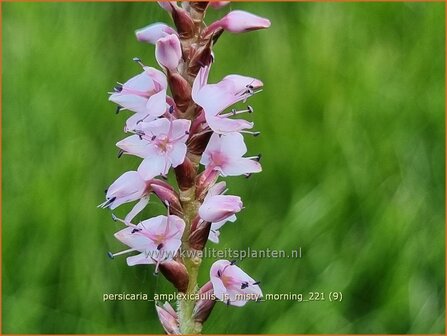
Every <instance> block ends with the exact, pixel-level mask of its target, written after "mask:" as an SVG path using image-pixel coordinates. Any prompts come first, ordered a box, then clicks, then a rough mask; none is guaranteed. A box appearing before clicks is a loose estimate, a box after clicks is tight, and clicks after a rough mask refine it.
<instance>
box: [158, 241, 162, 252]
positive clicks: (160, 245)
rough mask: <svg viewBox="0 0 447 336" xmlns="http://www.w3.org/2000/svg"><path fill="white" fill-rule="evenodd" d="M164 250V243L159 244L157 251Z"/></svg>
mask: <svg viewBox="0 0 447 336" xmlns="http://www.w3.org/2000/svg"><path fill="white" fill-rule="evenodd" d="M162 248H163V243H160V244H158V246H157V250H158V251H160V250H161V249H162Z"/></svg>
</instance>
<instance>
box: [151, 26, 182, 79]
mask: <svg viewBox="0 0 447 336" xmlns="http://www.w3.org/2000/svg"><path fill="white" fill-rule="evenodd" d="M155 57H156V58H157V62H158V64H160V65H161V66H164V67H165V68H168V69H169V70H174V69H176V68H177V66H178V64H179V62H180V59H181V58H182V47H181V45H180V40H179V39H178V37H177V36H176V35H173V34H171V35H168V36H165V37H162V38H161V39H159V40H158V41H157V43H156V44H155Z"/></svg>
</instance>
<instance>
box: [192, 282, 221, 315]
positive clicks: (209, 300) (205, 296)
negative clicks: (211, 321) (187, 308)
mask: <svg viewBox="0 0 447 336" xmlns="http://www.w3.org/2000/svg"><path fill="white" fill-rule="evenodd" d="M198 294H199V300H198V301H197V303H196V305H195V306H194V310H193V318H194V320H195V321H196V322H199V323H204V322H205V321H206V320H207V319H208V317H209V315H210V314H211V311H212V310H213V308H214V304H215V303H216V300H215V298H214V290H213V285H212V283H211V281H208V282H207V283H206V284H205V285H203V286H202V288H200V290H199V292H198Z"/></svg>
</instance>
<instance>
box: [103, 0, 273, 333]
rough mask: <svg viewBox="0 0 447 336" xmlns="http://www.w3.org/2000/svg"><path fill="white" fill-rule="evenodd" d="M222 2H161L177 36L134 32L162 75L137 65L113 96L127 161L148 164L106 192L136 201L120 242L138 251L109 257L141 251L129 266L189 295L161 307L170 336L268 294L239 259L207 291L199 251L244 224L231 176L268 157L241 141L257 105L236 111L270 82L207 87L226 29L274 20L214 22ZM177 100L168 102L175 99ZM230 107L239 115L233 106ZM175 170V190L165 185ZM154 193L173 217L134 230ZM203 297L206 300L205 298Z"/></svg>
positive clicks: (233, 15) (156, 27)
mask: <svg viewBox="0 0 447 336" xmlns="http://www.w3.org/2000/svg"><path fill="white" fill-rule="evenodd" d="M227 3H228V2H224V1H215V2H212V3H208V2H194V1H193V2H182V3H181V5H180V6H179V5H178V3H177V2H172V1H170V2H160V3H159V5H160V6H161V7H162V8H163V9H165V10H166V11H167V12H168V13H169V14H170V15H171V17H172V20H173V22H174V26H175V29H173V28H171V27H169V26H168V25H166V24H164V23H155V24H152V25H150V26H147V27H145V28H142V29H139V30H137V31H136V37H137V39H138V40H139V41H141V42H145V43H149V44H153V45H155V58H156V61H157V63H158V64H159V65H160V67H161V69H162V71H160V70H157V69H155V68H152V67H148V66H146V65H144V63H143V62H142V61H141V60H140V59H139V58H135V59H134V60H135V61H136V62H137V63H138V64H139V65H140V66H141V67H142V70H143V71H142V73H140V74H139V75H137V76H135V77H133V78H131V79H130V80H128V81H127V82H125V83H123V84H119V85H117V86H116V87H115V88H114V90H113V92H111V96H110V98H109V99H110V101H112V102H114V103H116V104H117V105H118V111H120V112H121V111H123V110H127V111H130V112H132V113H133V114H132V115H131V116H130V117H129V118H128V119H127V121H126V125H125V128H124V130H125V132H127V133H130V134H131V135H130V136H128V137H127V138H125V139H123V140H121V141H119V142H118V143H117V146H118V147H119V148H120V155H119V156H122V155H123V154H128V155H134V156H137V157H140V158H141V159H142V162H141V164H140V165H139V167H138V168H137V170H134V171H129V172H126V173H124V174H123V175H121V176H120V177H119V178H118V179H117V180H116V181H115V182H114V183H113V184H112V185H111V186H110V187H109V188H108V190H107V191H106V200H105V202H104V203H102V204H101V205H100V206H101V207H103V208H110V209H111V210H114V209H115V208H117V207H118V206H120V205H122V204H124V203H128V202H135V201H137V203H136V204H135V206H134V207H133V208H132V210H131V211H130V212H129V214H128V215H127V216H126V217H125V218H124V219H119V218H118V217H116V216H115V215H113V219H114V220H115V221H119V222H121V223H123V225H124V226H125V228H124V229H122V230H120V231H119V232H117V233H116V234H115V237H116V238H117V239H118V240H120V241H121V242H122V243H124V244H125V245H127V246H129V247H130V249H126V250H124V251H122V252H117V253H111V252H109V256H111V257H112V258H114V257H115V256H119V255H122V254H127V253H132V252H138V253H139V254H136V255H132V256H130V257H128V258H127V264H128V265H129V266H133V265H141V264H145V265H146V264H153V265H155V272H156V273H157V272H158V271H160V272H161V273H162V274H163V275H164V276H165V278H166V279H167V280H168V281H170V282H171V283H172V284H173V285H174V286H175V287H176V289H177V290H178V291H179V292H180V293H181V294H184V295H183V296H182V295H180V296H179V299H178V302H177V311H176V310H174V309H173V308H172V306H171V305H170V304H169V303H167V302H166V303H164V304H163V305H161V304H159V303H157V305H156V310H157V314H158V316H159V319H160V322H161V324H162V326H163V328H164V330H165V331H166V333H168V334H199V333H201V331H202V325H203V323H204V322H205V321H206V319H207V318H208V316H209V315H210V313H211V311H212V309H213V307H214V305H215V303H216V301H222V302H224V303H225V304H228V305H233V306H243V305H245V304H246V303H247V302H248V301H253V300H258V299H260V298H261V297H262V291H261V289H260V288H259V282H257V281H255V280H253V279H252V278H251V277H250V276H248V275H247V274H246V273H245V272H244V271H242V270H241V269H240V268H239V267H238V266H236V265H235V264H234V262H230V261H227V260H219V261H216V262H215V263H214V264H213V265H212V267H211V270H210V281H209V282H207V283H206V284H204V285H203V286H202V287H201V288H199V284H198V275H199V271H200V266H201V263H202V259H201V253H200V252H201V251H202V250H203V249H204V247H205V244H206V243H207V241H208V240H210V241H211V242H213V243H218V242H219V239H220V238H219V236H220V231H219V230H220V229H221V228H222V226H223V225H224V224H225V223H226V222H234V221H236V213H238V212H239V211H241V210H242V208H243V205H242V200H241V199H240V198H239V197H238V196H232V195H225V192H226V185H225V182H223V181H221V182H217V181H218V178H219V177H220V176H221V177H225V176H239V175H245V176H249V175H250V174H253V173H258V172H260V171H261V170H262V169H261V165H260V164H259V159H260V156H259V155H258V156H249V157H245V156H244V155H245V154H246V152H247V147H246V145H245V142H244V137H243V134H252V135H258V134H259V132H254V131H251V130H250V129H251V128H253V126H254V125H253V123H252V122H250V121H247V120H245V119H242V118H240V116H245V115H246V114H249V113H252V112H253V108H252V107H251V106H248V107H247V108H244V109H240V110H236V109H234V108H231V107H232V106H233V105H234V104H236V103H238V102H244V103H245V101H246V100H247V99H249V98H250V97H251V96H252V95H254V94H255V93H257V92H259V91H260V90H261V88H262V86H263V83H262V82H261V81H260V80H258V79H256V78H252V77H246V76H241V75H229V76H226V77H225V78H223V79H222V80H221V81H220V82H218V83H215V84H209V83H208V76H209V73H210V70H211V66H212V63H213V60H214V56H213V47H214V45H215V44H216V42H217V41H218V39H219V37H220V36H221V35H222V33H223V32H224V31H228V32H232V33H240V32H246V31H251V30H257V29H263V28H268V27H269V26H270V21H269V20H267V19H265V18H261V17H258V16H256V15H253V14H250V13H247V12H244V11H231V12H229V13H228V14H227V15H225V16H224V17H223V18H222V19H220V20H218V21H216V22H214V23H211V24H210V25H208V26H207V25H206V24H205V22H204V17H205V14H206V11H207V10H208V8H209V7H212V8H215V9H217V8H220V7H223V6H225V5H226V4H227ZM169 94H170V95H169ZM230 108H231V109H230ZM171 168H172V170H173V171H174V173H175V176H176V181H177V186H171V185H170V184H169V183H167V182H166V181H164V179H165V178H166V177H167V175H168V174H169V172H170V171H171ZM151 195H155V196H156V197H157V198H159V199H160V201H161V202H162V203H163V204H165V205H166V207H167V214H166V215H160V216H157V217H154V218H150V219H147V220H143V221H142V222H140V223H137V224H135V223H133V220H134V218H135V217H136V216H137V215H138V214H139V213H141V212H142V211H143V209H144V208H145V207H146V206H147V205H148V204H149V198H150V197H151ZM197 297H198V298H197Z"/></svg>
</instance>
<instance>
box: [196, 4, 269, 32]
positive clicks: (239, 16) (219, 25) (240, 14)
mask: <svg viewBox="0 0 447 336" xmlns="http://www.w3.org/2000/svg"><path fill="white" fill-rule="evenodd" d="M270 24H271V23H270V20H268V19H266V18H263V17H260V16H257V15H254V14H252V13H249V12H246V11H242V10H235V11H231V12H230V13H228V14H227V15H225V16H224V17H223V18H222V19H220V20H218V21H216V22H213V23H212V24H210V25H209V26H208V27H207V28H206V30H205V31H204V33H203V35H204V36H206V35H209V34H210V33H212V32H214V31H216V30H217V29H224V30H226V31H228V32H230V33H243V32H247V31H252V30H258V29H264V28H268V27H270Z"/></svg>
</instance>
